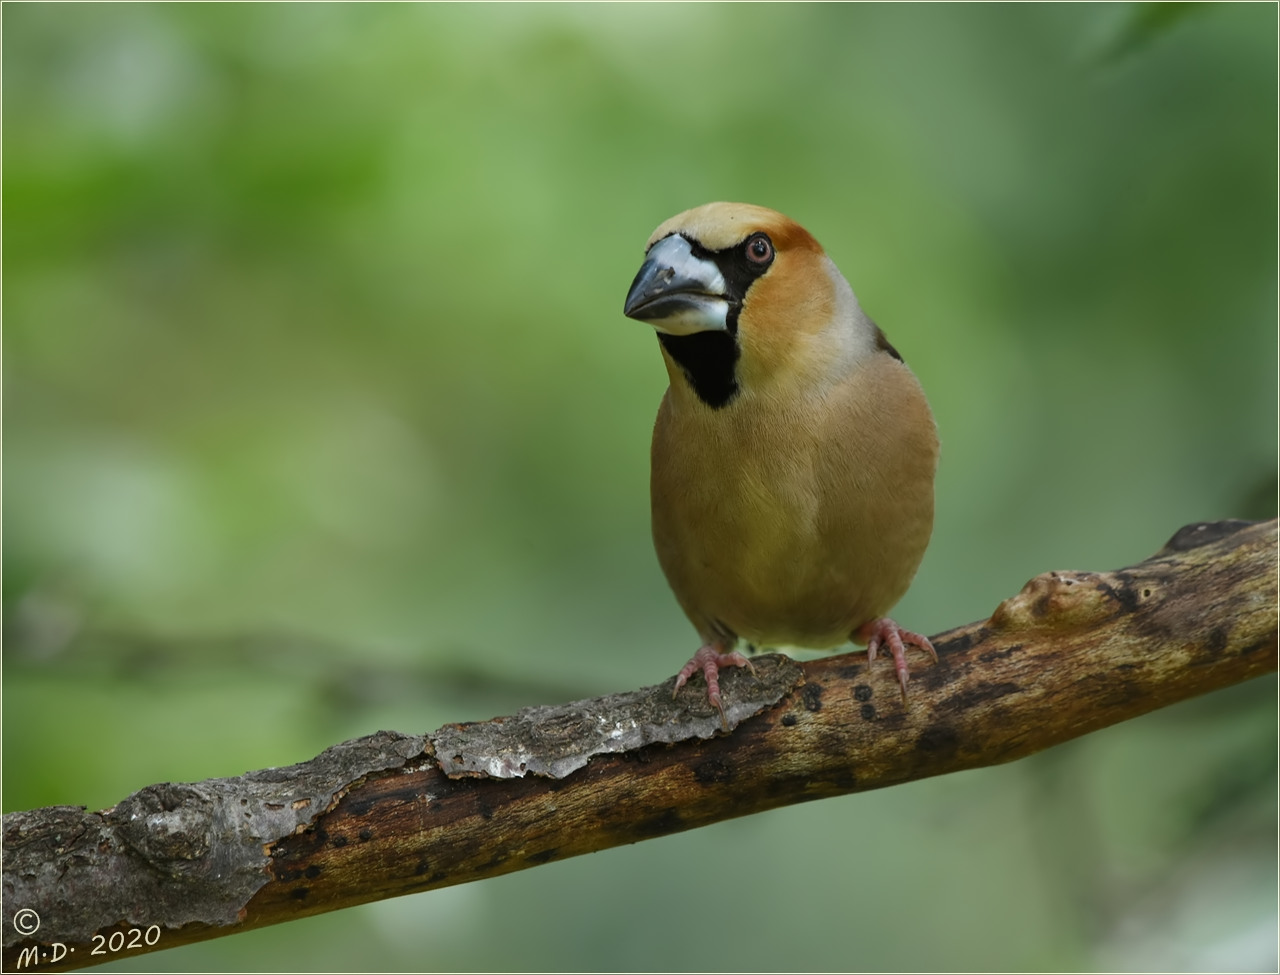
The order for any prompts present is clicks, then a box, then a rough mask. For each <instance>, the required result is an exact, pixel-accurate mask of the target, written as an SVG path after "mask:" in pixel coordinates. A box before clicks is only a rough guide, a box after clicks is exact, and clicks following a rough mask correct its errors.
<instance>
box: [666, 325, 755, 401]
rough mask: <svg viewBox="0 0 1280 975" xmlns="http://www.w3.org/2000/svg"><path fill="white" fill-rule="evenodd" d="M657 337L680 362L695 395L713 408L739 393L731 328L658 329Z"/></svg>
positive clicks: (736, 346) (735, 351)
mask: <svg viewBox="0 0 1280 975" xmlns="http://www.w3.org/2000/svg"><path fill="white" fill-rule="evenodd" d="M735 331H736V329H735ZM658 341H659V342H661V343H662V347H663V348H664V349H666V350H667V354H668V355H670V356H671V358H673V359H675V360H676V362H677V363H678V364H679V366H680V371H681V372H683V373H684V375H685V378H686V379H688V380H689V385H690V386H692V387H693V391H694V392H695V393H696V394H697V395H698V399H700V400H702V402H704V403H706V404H707V405H708V406H709V407H711V408H712V409H713V410H718V409H720V407H722V406H727V405H728V404H729V403H730V402H732V400H733V398H734V397H735V396H737V395H738V377H737V367H738V337H737V336H736V335H735V334H734V333H733V332H719V331H715V332H694V333H693V334H692V335H667V334H665V333H663V332H659V333H658Z"/></svg>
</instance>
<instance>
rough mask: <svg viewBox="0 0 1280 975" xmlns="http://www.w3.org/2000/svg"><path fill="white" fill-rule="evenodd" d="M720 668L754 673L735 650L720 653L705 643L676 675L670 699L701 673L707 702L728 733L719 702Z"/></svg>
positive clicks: (746, 661) (727, 720) (722, 707)
mask: <svg viewBox="0 0 1280 975" xmlns="http://www.w3.org/2000/svg"><path fill="white" fill-rule="evenodd" d="M721 667H746V668H747V670H749V671H751V673H753V674H754V673H755V672H756V669H755V667H753V666H752V665H751V661H750V660H748V659H747V658H746V657H744V656H743V655H742V654H740V653H738V651H737V650H733V651H731V652H729V653H722V652H721V651H720V648H719V647H716V646H713V645H712V644H710V643H706V644H703V645H702V646H701V647H699V648H698V652H697V653H695V654H694V655H693V658H692V659H691V660H690V661H689V662H688V663H687V664H685V665H684V667H682V668H681V669H680V673H678V674H676V686H675V687H674V688H672V690H671V697H672V698H674V697H675V696H676V694H677V693H679V691H680V688H682V687H684V685H685V683H686V682H687V681H688V680H689V678H690V677H692V676H693V675H694V674H696V673H697V672H698V671H702V676H703V679H705V680H706V682H707V701H708V702H709V703H710V704H711V706H712V707H714V708H715V709H716V710H717V711H719V712H720V724H722V725H723V726H724V730H725V731H728V730H729V719H728V718H727V717H726V716H725V713H724V703H723V702H722V701H721V700H720V678H719V674H720V668H721Z"/></svg>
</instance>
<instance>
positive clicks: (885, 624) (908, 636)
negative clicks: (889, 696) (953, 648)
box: [853, 616, 938, 701]
mask: <svg viewBox="0 0 1280 975" xmlns="http://www.w3.org/2000/svg"><path fill="white" fill-rule="evenodd" d="M853 636H854V639H855V640H866V641H867V668H868V669H870V667H871V663H872V661H874V660H875V659H876V651H877V650H879V649H880V648H881V647H884V646H887V647H888V648H889V653H891V654H892V655H893V668H894V670H896V671H897V672H898V683H899V684H901V685H902V699H903V700H904V701H905V700H906V699H907V650H906V647H905V646H904V644H907V643H910V644H913V645H915V646H917V647H919V648H920V649H921V650H928V651H929V656H931V657H933V662H934V663H937V662H938V651H936V650H934V649H933V644H932V643H930V642H929V638H928V637H927V636H921V635H920V634H919V633H912V632H911V631H910V630H904V629H903V628H902V627H900V626H899V625H898V624H897V623H895V622H894V621H893V620H891V619H889V617H887V616H882V617H880V619H877V620H872V621H871V622H870V623H866V624H864V625H862V626H860V627H858V629H857V630H856V631H854V634H853Z"/></svg>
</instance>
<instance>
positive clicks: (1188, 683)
mask: <svg viewBox="0 0 1280 975" xmlns="http://www.w3.org/2000/svg"><path fill="white" fill-rule="evenodd" d="M1276 544H1277V538H1276V522H1275V521H1271V522H1265V523H1258V524H1249V523H1245V522H1219V523H1214V524H1204V525H1193V526H1188V527H1187V528H1184V529H1182V530H1181V531H1180V532H1178V534H1177V535H1175V536H1174V537H1173V539H1172V540H1171V541H1170V542H1169V544H1168V545H1166V546H1165V547H1164V548H1163V549H1162V550H1161V551H1160V552H1158V553H1157V554H1156V555H1154V556H1153V557H1152V558H1150V559H1148V560H1146V561H1144V562H1142V563H1140V564H1138V565H1136V566H1132V567H1130V568H1126V569H1120V570H1118V571H1114V572H1103V573H1095V572H1050V573H1047V574H1045V575H1041V576H1038V577H1036V578H1035V579H1033V580H1031V582H1029V583H1028V584H1027V585H1026V587H1024V589H1023V590H1022V592H1021V593H1019V594H1018V595H1016V596H1014V597H1012V598H1010V599H1007V600H1005V601H1004V602H1003V603H1001V604H1000V606H999V607H998V608H997V609H996V611H995V613H994V614H993V615H992V616H991V618H990V619H988V620H985V621H982V622H979V623H973V624H970V625H969V626H963V627H959V628H957V629H954V630H950V631H948V632H946V633H943V634H941V635H939V636H937V637H935V638H934V642H935V644H936V646H937V649H938V654H939V657H940V662H939V663H938V664H936V665H929V664H926V663H924V662H923V661H922V662H921V663H920V665H919V666H917V667H916V668H915V671H914V674H913V680H912V684H911V699H910V701H907V702H904V701H903V700H902V697H901V695H900V693H899V691H898V688H897V685H896V683H895V680H894V676H893V672H892V667H891V666H889V665H887V664H885V665H883V666H882V665H879V664H878V665H877V666H876V667H875V668H874V669H872V670H870V671H869V670H868V668H867V665H866V660H865V657H862V656H859V655H854V654H844V655H840V656H833V657H829V658H826V659H823V660H818V661H813V662H810V663H805V664H803V665H799V664H796V663H794V662H793V661H791V660H789V659H788V658H786V657H783V656H781V655H775V654H770V655H766V656H763V657H759V658H757V660H756V665H757V674H756V675H755V676H752V675H751V674H748V673H747V672H745V671H743V670H740V669H738V668H733V669H731V670H730V671H729V672H728V673H726V674H724V675H722V676H723V683H722V690H723V693H724V697H725V701H726V706H727V711H728V719H729V723H730V725H731V727H732V731H731V732H730V733H729V734H724V733H722V732H721V729H720V718H719V715H717V714H716V713H715V712H714V711H712V710H711V709H710V708H709V707H708V706H706V704H705V696H704V695H703V693H702V688H701V685H700V682H695V683H694V686H692V687H688V688H686V689H684V690H683V691H681V693H680V695H679V697H678V699H676V700H674V701H673V700H672V699H671V687H672V682H671V681H670V680H669V681H667V682H666V683H665V684H662V685H658V686H656V687H649V688H644V689H642V690H640V691H635V692H631V693H627V694H618V695H612V696H610V697H606V698H598V699H595V700H590V701H580V702H576V703H574V704H570V705H564V706H559V707H538V708H529V709H526V710H524V711H521V712H520V713H519V714H517V715H514V716H511V717H508V718H496V719H494V720H492V721H488V722H480V723H475V724H465V725H446V726H445V727H444V728H441V729H439V730H438V731H436V732H435V733H433V734H430V735H422V736H411V735H400V734H395V733H392V732H379V733H378V734H376V735H372V736H369V737H368V738H363V739H358V740H356V741H351V742H345V743H343V744H341V745H336V746H334V747H333V748H330V749H328V750H327V751H325V752H324V753H323V754H321V755H320V756H319V757H317V758H316V759H313V760H312V761H310V762H305V763H303V764H301V765H295V766H291V767H289V768H281V769H268V770H265V771H259V772H251V773H248V774H246V775H243V776H239V777H237V778H231V779H210V780H207V781H204V782H199V783H194V784H189V785H176V784H167V783H166V784H161V785H155V786H149V787H147V788H145V789H142V790H141V791H139V792H137V793H134V794H133V795H132V796H130V797H129V798H127V799H125V800H124V801H123V802H121V803H119V804H118V805H116V806H113V807H112V808H110V809H106V810H103V811H101V812H96V813H88V812H86V811H85V810H84V809H83V808H82V807H73V806H58V807H50V808H46V809H36V810H32V811H30V812H19V813H11V814H9V815H7V816H5V817H4V910H3V918H4V939H3V941H4V968H5V970H6V971H14V970H18V969H26V968H39V969H54V970H66V969H71V968H80V967H85V966H87V965H92V964H95V963H98V962H103V961H109V960H112V959H115V958H119V957H121V956H124V955H128V954H130V953H134V952H141V951H150V950H155V949H159V948H167V947H171V946H175V945H180V944H187V943H190V942H193V941H200V940H203V939H205V938H213V937H218V936H221V935H224V934H231V933H234V932H236V931H242V930H246V929H248V928H252V927H259V926H262V925H266V924H275V923H278V922H280V921H285V920H289V919H291V918H295V917H301V916H304V915H310V914H317V913H320V912H323V911H330V910H335V909H337V908H341V907H347V906H350V905H354V904H359V903H363V902H366V901H371V900H377V899H380V898H384V897H392V896H395V895H397V894H405V893H411V892H416V891H421V890H429V889H431V888H435V887H443V886H447V885H450V884H457V883H463V882H466V881H470V880H478V879H480V878H483V877H491V876H496V875H498V874H502V873H507V872H509V871H513V870H520V869H523V868H525V867H531V866H536V865H537V864H540V863H546V862H548V861H550V860H556V859H560V858H563V857H569V856H574V855H576V854H579V853H587V852H591V851H593V850H600V849H605V848H607V847H610V846H615V845H618V844H622V843H631V842H635V841H636V840H640V839H647V838H650V837H654V836H661V835H664V834H667V833H673V832H677V831H679V830H685V829H692V828H694V827H697V826H702V825H705V824H707V823H711V822H716V821H718V820H722V819H728V818H731V817H734V816H743V815H748V814H750V813H755V812H760V811H762V810H766V809H771V808H774V807H777V806H782V805H787V804H789V803H796V802H802V801H805V800H809V799H818V798H822V797H824V796H833V795H840V794H843V793H848V792H858V791H863V790H867V789H875V788H881V787H883V786H887V785H894V784H897V783H900V782H906V781H910V780H913V779H919V778H924V777H926V776H931V775H940V774H943V773H946V772H954V771H958V770H961V769H967V768H976V767H979V766H985V765H993V764H997V763H1000V762H1007V761H1011V760H1013V759H1017V758H1021V757H1023V756H1025V755H1029V754H1031V753H1033V752H1036V751H1039V750H1041V749H1044V748H1048V747H1050V746H1051V745H1055V744H1058V743H1059V742H1062V741H1066V740H1067V739H1070V738H1074V737H1077V736H1079V735H1083V734H1086V733H1088V732H1090V731H1094V730H1096V729H1098V728H1102V727H1105V726H1107V725H1110V724H1114V723H1116V722H1118V721H1123V720H1125V719H1127V718H1132V717H1136V716H1137V715H1140V714H1144V713H1146V712H1148V711H1151V710H1154V709H1156V708H1159V707H1163V706H1165V705H1168V704H1172V703H1174V702H1176V701H1180V700H1183V699H1185V698H1188V697H1192V696H1195V695H1197V694H1203V693H1205V692H1208V691H1212V690H1215V689H1217V688H1221V687H1225V686H1227V685H1230V684H1234V683H1238V682H1240V681H1244V680H1247V679H1249V678H1251V677H1256V676H1258V675H1261V674H1265V673H1269V672H1272V671H1274V670H1275V669H1276V617H1277V593H1276V573H1277V560H1276ZM37 918H38V924H39V926H38V928H33V926H34V925H35V924H36V921H37Z"/></svg>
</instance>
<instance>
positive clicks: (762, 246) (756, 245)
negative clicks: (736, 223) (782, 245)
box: [747, 234, 773, 264]
mask: <svg viewBox="0 0 1280 975" xmlns="http://www.w3.org/2000/svg"><path fill="white" fill-rule="evenodd" d="M747 260H748V261H750V262H751V263H752V264H768V263H769V262H770V261H772V260H773V244H772V243H771V242H770V241H769V238H768V237H766V236H765V235H764V234H760V235H759V236H756V237H752V238H751V239H750V240H749V241H747Z"/></svg>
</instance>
